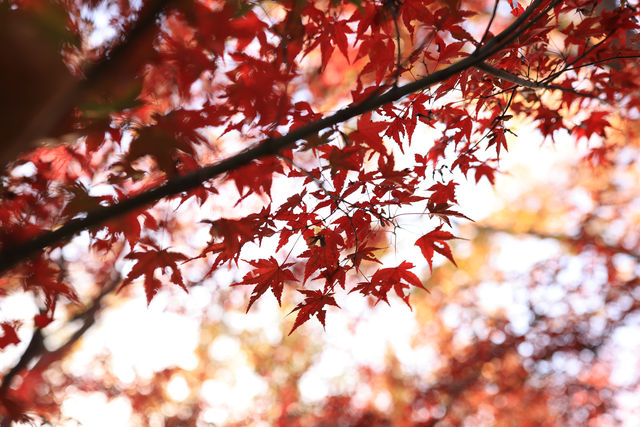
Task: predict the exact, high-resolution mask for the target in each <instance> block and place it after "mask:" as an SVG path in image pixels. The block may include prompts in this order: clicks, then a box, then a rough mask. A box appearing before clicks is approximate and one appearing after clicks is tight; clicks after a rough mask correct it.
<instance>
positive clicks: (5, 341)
mask: <svg viewBox="0 0 640 427" xmlns="http://www.w3.org/2000/svg"><path fill="white" fill-rule="evenodd" d="M19 326H20V325H19V324H18V323H17V322H2V323H1V324H0V327H2V337H0V349H3V348H5V347H6V346H8V345H11V344H18V343H19V342H20V338H18V334H17V333H16V328H18V327H19Z"/></svg>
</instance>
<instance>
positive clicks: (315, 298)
mask: <svg viewBox="0 0 640 427" xmlns="http://www.w3.org/2000/svg"><path fill="white" fill-rule="evenodd" d="M298 292H300V293H301V294H303V295H305V298H304V301H302V302H301V303H300V304H298V305H297V306H296V307H295V308H294V309H293V310H291V312H290V313H289V314H291V313H293V312H294V311H297V312H298V315H297V316H296V320H295V322H294V323H293V328H291V331H289V335H291V334H292V333H293V331H295V330H296V329H297V328H298V327H299V326H300V325H302V324H303V323H305V322H306V321H307V320H309V319H311V316H313V315H316V317H317V318H318V320H319V321H320V323H322V327H324V320H325V316H326V314H327V311H326V309H325V308H324V306H325V305H333V306H334V307H338V308H340V307H339V306H338V304H337V303H336V300H335V299H334V297H333V293H324V292H322V291H313V290H306V289H298Z"/></svg>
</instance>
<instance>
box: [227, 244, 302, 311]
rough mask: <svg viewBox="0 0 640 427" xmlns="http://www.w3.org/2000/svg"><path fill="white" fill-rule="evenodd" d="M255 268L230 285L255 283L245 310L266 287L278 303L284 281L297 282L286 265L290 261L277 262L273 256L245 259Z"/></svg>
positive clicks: (290, 264)
mask: <svg viewBox="0 0 640 427" xmlns="http://www.w3.org/2000/svg"><path fill="white" fill-rule="evenodd" d="M247 262H248V263H249V264H251V265H252V266H253V267H255V270H252V271H250V272H249V273H247V274H246V275H245V276H244V278H243V279H242V282H238V283H234V284H232V285H231V286H239V285H256V287H255V288H253V292H252V293H251V298H250V299H249V305H248V306H247V312H248V311H249V309H250V308H251V306H252V305H253V303H254V302H256V301H257V300H258V298H260V297H261V296H262V294H264V293H265V292H266V291H267V289H269V288H271V292H273V295H275V296H276V299H277V300H278V304H279V305H280V304H281V302H280V298H281V297H282V288H283V287H284V282H297V281H298V280H296V278H295V277H294V275H293V273H292V272H291V270H288V269H286V267H289V266H292V265H293V264H292V263H288V264H282V265H280V264H278V261H276V259H275V258H274V257H270V258H269V259H259V260H256V261H247Z"/></svg>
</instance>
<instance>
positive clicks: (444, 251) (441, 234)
mask: <svg viewBox="0 0 640 427" xmlns="http://www.w3.org/2000/svg"><path fill="white" fill-rule="evenodd" d="M441 228H442V225H439V226H438V228H436V229H435V230H432V231H430V232H428V233H427V234H425V235H424V236H422V237H420V238H419V239H418V240H416V242H415V245H416V246H418V247H419V248H420V250H421V251H422V255H424V257H425V258H426V259H427V262H428V263H429V269H430V270H431V271H433V265H432V261H433V253H434V251H435V252H438V253H439V254H441V255H444V256H445V257H446V258H447V259H448V260H449V261H451V262H452V263H453V265H455V266H457V264H456V262H455V260H454V259H453V255H452V254H451V248H450V247H449V245H448V244H447V243H445V240H451V239H456V237H455V236H454V235H453V234H451V233H449V232H448V231H441V230H440V229H441Z"/></svg>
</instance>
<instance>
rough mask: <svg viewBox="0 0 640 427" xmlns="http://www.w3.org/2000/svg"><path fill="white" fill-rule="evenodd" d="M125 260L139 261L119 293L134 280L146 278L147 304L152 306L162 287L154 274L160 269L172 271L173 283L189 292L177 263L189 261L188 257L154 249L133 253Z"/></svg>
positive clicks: (178, 253) (124, 281)
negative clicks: (141, 277) (152, 301)
mask: <svg viewBox="0 0 640 427" xmlns="http://www.w3.org/2000/svg"><path fill="white" fill-rule="evenodd" d="M125 258H127V259H135V260H138V262H137V263H136V264H135V265H134V266H133V268H132V269H131V271H130V272H129V274H128V275H127V277H126V278H125V279H124V280H123V282H122V284H121V285H120V287H119V288H118V291H119V290H120V289H122V288H124V287H125V286H127V285H128V284H130V283H131V282H133V280H134V279H136V278H138V277H140V276H144V291H145V294H146V296H147V304H150V303H151V300H152V299H153V297H154V296H155V295H156V293H158V290H159V289H160V287H161V286H162V282H161V281H160V280H158V279H157V278H156V277H155V274H154V273H155V271H156V269H158V268H159V269H161V270H162V271H163V272H164V270H165V269H166V268H168V269H169V270H171V276H170V279H171V281H172V282H173V283H175V284H176V285H178V286H180V287H181V288H182V289H184V290H185V292H189V291H188V290H187V287H186V286H185V285H184V282H183V281H182V274H181V273H180V269H179V268H178V265H177V262H179V261H186V260H187V256H186V255H184V254H181V253H180V252H171V251H168V250H166V249H161V250H157V249H152V250H150V251H146V252H132V253H130V254H129V255H127V256H126V257H125Z"/></svg>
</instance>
